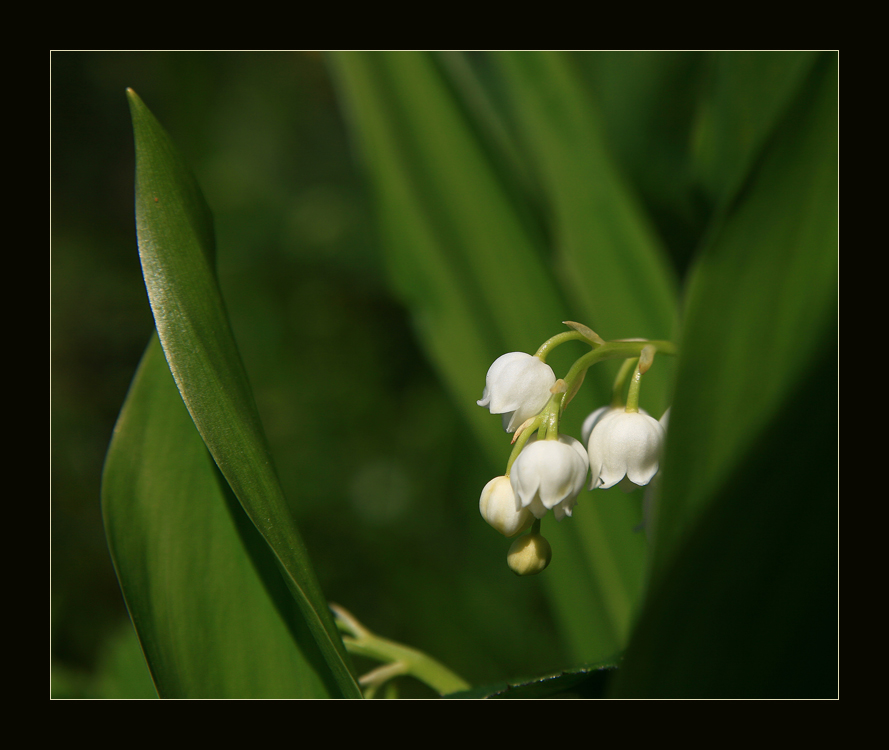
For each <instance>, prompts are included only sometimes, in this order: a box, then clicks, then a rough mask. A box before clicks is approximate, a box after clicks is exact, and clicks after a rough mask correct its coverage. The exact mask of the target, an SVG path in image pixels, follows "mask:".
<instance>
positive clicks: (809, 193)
mask: <svg viewBox="0 0 889 750" xmlns="http://www.w3.org/2000/svg"><path fill="white" fill-rule="evenodd" d="M836 123H837V68H836V58H835V56H834V55H822V56H821V57H820V58H819V59H818V60H817V62H816V64H815V65H814V66H813V67H812V70H811V72H810V74H809V76H808V77H807V79H806V81H805V83H804V85H802V86H801V87H800V88H799V90H798V92H797V96H796V97H795V98H794V101H793V102H792V103H791V106H789V107H788V109H787V110H786V114H785V116H784V117H783V118H782V120H781V121H780V125H779V127H778V128H777V129H776V130H775V131H774V132H773V133H772V134H771V135H770V137H769V138H768V139H766V141H765V142H766V144H767V145H766V148H765V150H764V151H763V152H762V153H761V155H760V156H759V158H758V159H756V160H754V161H753V162H752V163H753V168H752V169H751V171H750V172H749V174H748V176H747V178H746V180H745V183H744V185H743V187H742V189H741V190H740V191H738V193H737V195H736V198H735V200H734V201H733V203H732V205H731V206H729V207H728V208H727V209H726V211H725V213H724V220H723V222H722V223H721V225H720V226H719V227H718V228H717V229H716V230H714V232H713V234H712V236H711V241H710V243H709V246H708V248H707V250H706V252H704V253H703V254H702V256H701V258H700V259H699V261H698V263H697V265H696V267H695V269H694V272H693V275H692V279H691V282H690V285H689V289H688V293H687V303H686V309H687V312H686V321H685V329H684V332H683V336H682V344H681V347H682V348H681V355H680V358H679V365H678V373H677V387H676V394H675V400H674V403H673V410H672V412H671V416H670V427H669V432H668V438H667V448H666V455H665V459H664V463H663V476H662V486H661V490H662V495H661V498H660V501H659V505H658V513H657V518H656V522H655V528H656V537H655V551H654V561H653V563H654V564H653V570H652V584H651V592H650V595H649V597H648V599H647V601H646V607H645V610H644V612H643V615H642V617H641V620H640V622H639V625H638V628H637V629H636V630H635V632H634V635H633V638H632V640H631V644H630V647H629V648H628V650H627V654H626V660H625V664H624V668H623V669H621V671H620V674H619V675H618V678H617V680H616V686H615V695H620V696H647V697H653V696H685V697H704V696H727V697H779V696H780V697H790V696H795V697H807V696H819V697H824V696H829V695H835V694H836V628H837V620H836V607H837V569H836V564H837V560H836V542H837V525H836V524H837V518H836V513H837V508H836V487H837V479H838V477H837V462H836V435H837V426H838V425H837V417H836V398H837V390H836V388H837V385H836V373H837V371H836V341H837V336H838V327H837V292H838V276H837V264H838V251H837V200H838V188H837V154H838V145H837V128H836Z"/></svg>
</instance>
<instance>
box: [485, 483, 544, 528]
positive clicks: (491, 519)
mask: <svg viewBox="0 0 889 750" xmlns="http://www.w3.org/2000/svg"><path fill="white" fill-rule="evenodd" d="M478 509H479V512H480V513H481V514H482V518H484V519H485V520H486V521H487V522H488V523H489V524H491V526H493V527H494V528H495V529H497V531H499V532H500V533H501V534H503V536H507V537H509V536H515V535H516V534H520V533H521V532H523V531H525V530H526V529H529V528H531V524H532V523H534V516H533V515H532V513H531V511H530V510H528V509H527V508H523V507H522V506H521V505H519V504H518V503H517V502H516V496H515V492H513V489H512V483H511V482H510V481H509V477H494V479H492V480H491V481H490V482H488V483H487V484H486V485H485V488H484V489H483V490H482V495H481V498H479V502H478Z"/></svg>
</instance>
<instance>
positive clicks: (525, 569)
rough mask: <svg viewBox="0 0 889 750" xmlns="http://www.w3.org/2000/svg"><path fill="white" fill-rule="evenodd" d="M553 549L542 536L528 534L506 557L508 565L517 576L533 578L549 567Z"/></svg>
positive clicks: (514, 544) (520, 539)
mask: <svg viewBox="0 0 889 750" xmlns="http://www.w3.org/2000/svg"><path fill="white" fill-rule="evenodd" d="M552 557H553V548H552V547H550V545H549V542H548V541H546V539H544V538H543V537H542V536H541V535H540V534H526V535H525V536H523V537H519V538H518V539H516V540H515V541H514V542H513V543H512V545H511V546H510V548H509V552H508V553H507V555H506V564H507V565H509V568H510V570H512V572H513V573H515V574H516V575H517V576H533V575H537V574H538V573H539V572H540V571H542V570H543V569H544V568H546V566H547V565H549V561H550V560H552Z"/></svg>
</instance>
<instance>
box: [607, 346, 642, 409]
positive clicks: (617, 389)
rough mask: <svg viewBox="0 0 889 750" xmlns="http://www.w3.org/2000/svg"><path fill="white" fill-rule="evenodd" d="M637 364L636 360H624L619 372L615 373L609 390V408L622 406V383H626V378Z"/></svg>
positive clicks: (637, 360)
mask: <svg viewBox="0 0 889 750" xmlns="http://www.w3.org/2000/svg"><path fill="white" fill-rule="evenodd" d="M638 363H639V359H638V358H632V357H631V358H630V359H628V360H626V361H625V362H624V363H623V364H622V365H621V366H620V370H619V371H618V373H617V377H616V378H615V379H614V387H613V388H612V390H611V406H612V407H618V406H623V405H624V402H623V392H624V383H626V382H627V377H629V375H630V373H631V372H632V371H633V370H634V369H635V368H636V366H637V365H638Z"/></svg>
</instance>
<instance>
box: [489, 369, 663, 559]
mask: <svg viewBox="0 0 889 750" xmlns="http://www.w3.org/2000/svg"><path fill="white" fill-rule="evenodd" d="M557 382H561V384H562V385H563V386H564V382H563V381H557V380H556V376H555V374H554V373H553V371H552V368H550V367H549V365H547V364H546V363H545V362H543V361H542V359H540V358H539V357H537V356H534V355H530V354H525V353H523V352H510V353H509V354H504V355H503V356H501V357H499V358H498V359H497V360H496V361H495V362H494V364H492V365H491V367H490V369H489V370H488V373H487V377H486V379H485V388H484V393H483V394H482V398H481V400H479V401H478V404H479V406H483V407H485V408H487V409H489V410H490V412H491V413H492V414H500V415H502V419H503V429H504V430H506V431H507V432H510V433H513V432H515V433H516V437H515V438H514V440H513V442H516V440H518V439H521V438H522V433H523V432H524V431H525V430H526V429H528V430H531V431H532V433H533V432H536V431H537V430H538V429H539V428H540V425H541V424H543V421H542V420H541V419H540V415H541V412H542V411H543V410H544V408H545V407H547V404H548V403H549V402H550V399H551V398H552V397H553V395H554V394H555V395H559V396H560V395H561V394H562V393H564V387H563V388H562V389H559V387H558V385H557ZM664 416H665V417H666V414H665V415H664ZM543 433H545V434H546V436H545V437H539V436H538V435H537V434H531V435H530V436H525V437H524V438H523V439H522V440H521V443H520V445H519V446H517V447H516V449H517V450H519V453H518V455H517V456H515V457H514V460H513V461H512V462H511V468H508V469H507V472H506V475H504V476H499V477H495V478H494V479H492V480H491V481H490V482H488V483H487V484H486V485H485V488H484V489H483V490H482V493H481V498H480V500H479V510H480V511H481V515H482V517H483V518H484V519H485V520H486V521H487V522H488V523H489V524H490V525H491V526H493V527H494V528H495V529H497V531H499V532H500V533H501V534H503V535H505V536H507V537H512V536H516V535H517V534H521V533H522V532H524V531H527V530H528V529H529V528H531V527H532V526H534V529H533V530H532V532H531V534H529V535H527V536H526V537H523V538H522V539H521V540H517V541H516V542H515V543H514V544H513V547H512V549H511V550H510V553H509V556H508V558H507V559H508V563H509V566H510V567H511V568H512V569H513V570H514V571H515V572H517V573H519V574H521V575H528V574H533V573H538V572H540V571H541V570H543V568H545V567H546V565H547V564H548V563H549V558H550V556H551V550H550V547H549V544H548V543H547V542H546V540H545V539H543V537H541V536H540V535H539V532H538V531H537V530H538V528H539V523H537V524H535V520H537V521H539V519H541V518H543V517H544V516H545V515H546V514H547V512H548V511H550V510H551V511H553V515H554V516H555V517H556V520H559V521H561V520H562V519H563V518H564V517H565V516H570V515H571V514H572V510H573V508H574V506H575V504H576V503H577V498H578V495H579V494H580V493H581V491H582V489H583V488H584V486H585V485H586V478H587V472H589V473H590V484H589V487H590V489H608V488H609V487H613V486H614V485H616V484H618V483H619V482H621V480H623V482H622V486H624V488H625V489H632V488H634V487H635V486H643V485H647V484H648V483H649V482H650V481H651V479H652V478H653V477H654V475H655V474H656V473H657V470H658V461H659V458H660V453H661V448H662V444H663V440H664V434H665V425H664V424H661V423H660V422H658V421H657V420H656V419H654V418H653V417H651V416H649V415H648V414H647V413H646V412H644V411H641V410H636V409H631V410H629V411H628V410H627V409H626V408H624V407H602V408H600V409H597V410H596V411H594V412H593V413H592V414H590V415H589V417H587V419H586V420H585V422H584V425H583V430H582V436H583V442H582V443H581V442H580V441H578V440H576V439H574V438H572V437H569V436H567V435H563V434H559V433H558V432H557V431H555V432H551V431H546V430H545V429H544V430H541V434H543Z"/></svg>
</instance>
